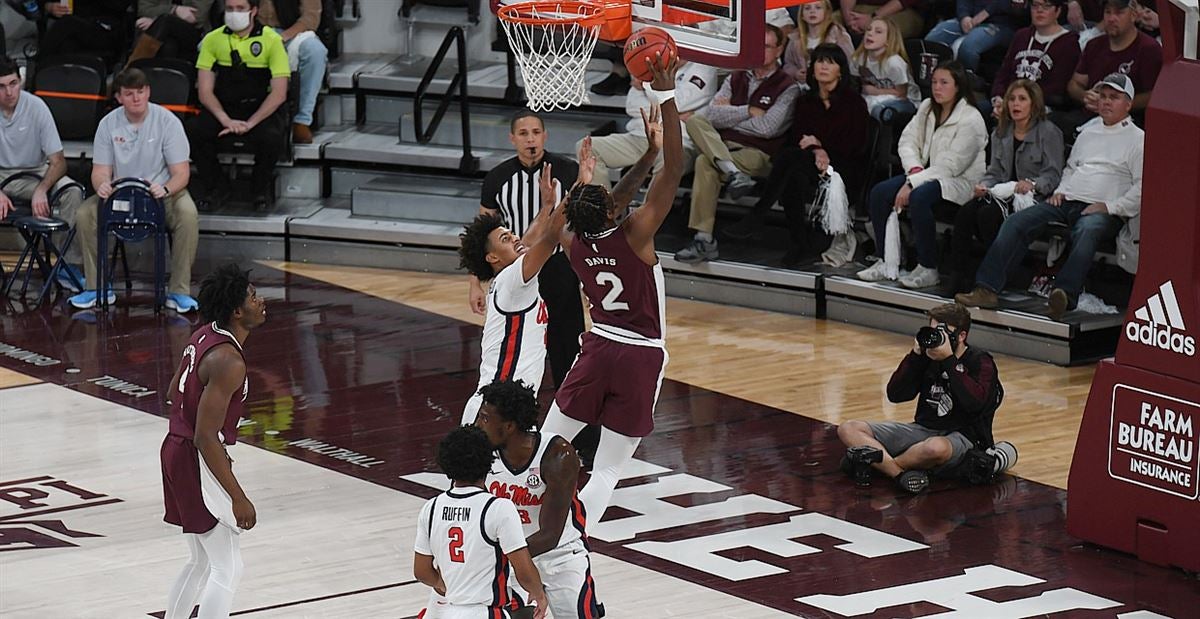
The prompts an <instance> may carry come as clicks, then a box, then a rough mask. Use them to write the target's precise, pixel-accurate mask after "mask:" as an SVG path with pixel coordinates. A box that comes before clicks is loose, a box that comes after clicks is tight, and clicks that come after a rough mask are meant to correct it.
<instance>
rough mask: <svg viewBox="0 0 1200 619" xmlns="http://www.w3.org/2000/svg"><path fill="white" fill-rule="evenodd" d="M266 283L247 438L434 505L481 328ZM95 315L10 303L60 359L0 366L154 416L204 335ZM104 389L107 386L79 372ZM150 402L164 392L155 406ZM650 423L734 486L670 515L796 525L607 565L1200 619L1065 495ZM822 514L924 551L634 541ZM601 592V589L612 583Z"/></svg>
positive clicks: (709, 417) (673, 447) (8, 314)
mask: <svg viewBox="0 0 1200 619" xmlns="http://www.w3.org/2000/svg"><path fill="white" fill-rule="evenodd" d="M253 277H254V278H255V280H256V284H257V285H258V286H259V290H260V293H263V294H265V295H266V296H267V297H268V299H272V301H271V302H270V305H269V308H268V312H269V321H268V323H267V324H266V325H265V326H263V327H262V328H260V329H259V330H257V331H255V332H254V333H253V335H252V336H251V339H250V340H249V341H248V343H247V359H248V365H249V367H250V368H251V377H250V388H251V389H250V390H251V396H250V397H251V400H250V401H249V402H248V410H249V411H250V413H249V417H250V420H251V421H253V423H251V424H247V425H245V426H244V427H243V428H242V436H241V440H242V441H244V442H247V443H250V444H253V445H257V446H260V447H262V448H265V449H269V450H272V451H276V452H278V453H282V454H285V455H288V456H290V457H293V458H299V459H302V460H306V461H310V462H313V463H315V464H318V465H321V466H324V467H327V468H330V469H333V470H337V471H340V472H342V473H345V474H348V475H352V476H355V477H358V478H362V479H366V480H369V481H372V482H374V483H377V484H380V485H383V486H386V487H389V488H394V489H396V490H398V491H402V492H408V493H411V494H416V495H420V496H431V495H432V493H433V490H431V489H429V488H426V487H424V486H419V485H415V484H412V483H409V482H406V481H404V480H401V479H399V476H401V475H405V474H410V473H414V472H418V471H422V470H431V469H432V468H433V465H432V464H431V455H432V448H433V445H434V444H436V442H437V440H438V439H440V437H441V436H443V435H444V434H445V433H446V432H447V431H448V430H449V429H451V427H452V426H453V425H454V423H455V422H456V421H457V420H458V419H459V416H460V414H461V410H462V407H463V405H464V404H465V402H466V400H467V397H468V396H469V395H470V393H471V391H472V389H473V387H474V385H475V380H476V372H477V364H478V347H479V341H478V340H479V335H480V334H479V328H478V327H476V326H473V325H469V324H465V323H461V322H457V321H454V320H451V319H447V318H444V317H441V316H438V315H434V314H430V313H426V312H423V311H419V310H416V309H413V308H411V307H407V306H404V305H400V304H396V303H391V302H388V301H383V300H380V299H377V298H374V297H370V296H367V295H364V294H360V293H357V292H354V291H350V290H346V289H342V288H338V287H335V286H331V285H328V284H324V283H321V282H316V281H313V280H310V279H306V278H303V277H298V276H295V275H291V274H286V273H282V272H280V271H275V270H272V269H269V268H266V267H256V268H255V271H254V274H253ZM125 301H126V300H125V299H123V300H122V303H125ZM143 301H145V300H143ZM84 317H86V318H89V319H90V320H83V319H81V318H84ZM96 317H97V315H96V314H95V313H91V312H85V313H76V314H75V317H74V319H73V318H72V317H71V316H70V314H69V313H68V312H66V310H65V308H64V306H62V305H59V306H55V307H53V308H42V309H40V310H35V311H24V308H22V307H20V306H13V305H11V304H10V305H8V306H7V307H5V308H4V309H3V312H2V313H0V343H3V344H7V345H10V346H16V347H19V348H21V349H24V350H28V351H33V352H36V353H39V354H41V355H44V356H46V357H50V358H52V359H56V360H60V361H61V363H59V364H55V365H47V366H37V365H32V364H31V363H29V362H27V361H21V360H18V359H15V358H11V356H6V355H3V354H0V366H3V367H6V368H10V369H13V370H16V371H19V372H23V373H26V374H30V375H33V376H36V377H38V378H41V379H44V380H47V381H50V382H53V383H57V384H61V385H64V386H67V387H70V388H72V389H76V390H79V391H82V392H85V393H89V394H93V395H97V396H100V397H104V398H107V399H109V400H111V401H114V402H118V403H121V404H125V405H128V406H131V407H134V408H137V409H139V410H143V411H145V412H148V413H151V414H155V415H161V414H162V412H163V406H162V404H161V391H162V390H163V388H164V386H165V384H166V383H167V381H169V379H170V376H171V374H172V370H173V369H174V365H173V364H174V362H175V359H176V354H177V353H178V352H179V350H181V349H182V347H183V345H184V344H185V343H186V340H187V337H188V335H189V333H190V331H191V329H192V328H194V326H195V325H194V324H192V323H190V322H188V321H187V320H184V319H181V318H179V317H177V316H175V315H174V314H173V313H167V314H164V315H162V316H155V315H154V314H153V313H151V312H150V311H149V309H148V308H146V307H145V306H144V305H143V306H140V307H135V308H132V309H130V308H128V307H125V306H122V307H118V308H117V309H115V310H114V311H111V312H110V313H109V316H108V317H107V319H102V320H99V321H97V319H96ZM191 320H192V321H195V320H197V318H195V317H192V319H191ZM76 368H77V369H78V370H80V371H78V372H75V371H73V370H74V369H76ZM104 375H107V376H110V377H113V379H114V380H113V381H100V382H87V381H85V380H84V378H83V377H96V376H104ZM116 380H120V381H124V384H116V383H115V381H116ZM104 384H107V385H108V386H107V387H106V386H104ZM138 387H142V388H143V389H141V390H139V389H138ZM114 388H116V389H118V390H124V391H125V392H126V393H120V392H118V391H116V390H114ZM148 390H154V391H156V392H157V393H153V394H150V395H146V393H147V391H148ZM543 395H548V394H543ZM139 396H140V397H139ZM0 397H3V396H2V395H0ZM657 422H658V423H657V430H656V432H655V433H654V434H653V435H652V436H650V437H648V438H647V439H646V440H645V441H643V443H642V446H641V448H640V449H639V451H638V457H639V458H640V459H642V460H646V461H648V462H651V463H654V464H657V465H660V466H663V467H667V468H669V469H671V470H672V471H673V472H676V473H688V474H690V475H694V476H696V477H701V478H704V479H708V480H712V481H715V482H719V483H721V484H725V485H728V486H730V487H732V488H733V489H734V490H733V491H729V492H723V493H717V494H713V495H707V494H706V495H685V496H681V497H673V498H671V499H670V502H672V503H675V504H677V505H683V506H687V505H693V504H700V503H707V502H716V501H722V500H724V499H726V498H729V497H730V496H735V495H743V494H748V493H755V494H758V495H762V496H766V497H770V498H772V499H776V500H778V501H784V502H786V503H789V504H792V505H796V506H799V507H801V508H802V509H803V512H801V511H793V512H789V513H783V514H753V515H749V516H743V517H737V518H726V519H720V520H714V521H709V522H705V523H703V524H696V525H689V526H685V527H676V528H668V529H664V530H659V531H653V532H650V533H645V534H642V535H639V536H638V537H637V538H636V539H633V540H629V541H627V542H622V543H605V542H600V541H597V540H593V541H594V543H593V548H594V550H596V551H598V552H600V553H604V554H608V555H611V556H614V557H617V558H620V559H622V560H625V561H629V562H632V563H636V564H639V565H644V566H647V567H649V568H652V569H657V570H661V571H664V572H667V573H670V574H672V575H675V576H677V577H680V578H687V579H690V580H694V581H696V582H699V583H701V584H703V585H705V586H709V587H712V588H714V589H718V590H721V591H725V592H728V593H731V594H734V595H737V596H740V597H743V598H745V599H748V600H752V601H755V602H759V603H762V604H765V605H768V606H771V607H774V608H778V609H781V610H784V611H787V612H791V613H795V614H797V615H802V616H836V615H834V614H832V613H829V612H827V611H824V610H821V609H818V608H815V607H812V606H808V605H806V604H803V603H800V602H797V601H795V598H797V597H803V596H806V595H812V594H814V593H828V594H834V595H844V594H850V593H855V592H860V591H866V590H874V589H881V588H886V587H894V586H898V585H903V584H907V583H912V582H917V581H921V580H930V579H940V578H947V577H951V576H957V575H961V574H962V573H963V570H964V569H966V568H970V567H975V566H980V565H987V564H994V565H998V566H1001V567H1004V568H1008V569H1011V570H1014V571H1018V572H1021V573H1024V574H1028V575H1031V576H1035V577H1037V578H1039V579H1043V580H1044V581H1045V582H1043V583H1040V584H1035V585H1031V586H1025V587H1019V588H1018V587H1008V588H1004V587H1002V588H995V589H991V590H988V591H983V592H979V593H976V594H975V595H977V596H978V597H980V598H984V599H987V600H991V601H996V602H1000V601H1006V600H1012V599H1018V598H1028V597H1031V596H1036V595H1038V594H1039V593H1042V592H1045V591H1050V590H1055V589H1061V588H1064V587H1071V588H1074V589H1078V590H1080V591H1083V592H1087V593H1090V594H1093V595H1096V596H1101V597H1104V598H1108V599H1111V600H1116V601H1119V602H1121V604H1122V605H1121V606H1120V607H1118V608H1113V609H1108V610H1104V611H1075V612H1072V613H1067V614H1069V615H1070V616H1115V615H1116V614H1119V613H1123V612H1130V611H1134V610H1139V609H1140V610H1147V611H1153V612H1158V613H1163V614H1166V615H1169V616H1173V617H1188V616H1191V617H1196V616H1200V610H1198V609H1200V583H1198V582H1197V581H1196V580H1195V578H1189V577H1188V576H1187V575H1185V574H1183V573H1181V572H1179V571H1176V570H1168V569H1161V568H1156V567H1153V566H1150V565H1147V564H1144V563H1141V562H1139V561H1136V560H1134V559H1132V558H1130V557H1128V556H1125V555H1121V554H1118V553H1114V552H1110V551H1106V550H1103V549H1098V548H1095V547H1091V546H1087V545H1084V544H1081V543H1080V542H1078V541H1077V540H1074V539H1072V538H1071V537H1069V536H1068V535H1067V534H1066V532H1065V524H1064V523H1065V515H1064V510H1065V501H1066V493H1065V492H1064V491H1061V490H1058V489H1055V488H1051V487H1048V486H1044V485H1041V484H1037V483H1033V482H1028V481H1025V480H1021V479H1016V478H1009V479H1007V480H1006V481H1005V482H1004V483H1001V484H997V485H995V486H991V487H981V488H963V487H957V486H951V485H947V484H935V485H934V487H933V489H932V491H931V492H929V493H927V494H925V495H923V496H918V497H903V496H898V493H896V492H894V491H893V490H892V488H891V486H890V485H888V484H885V483H883V482H882V481H877V482H876V484H875V485H874V486H873V487H872V488H869V489H866V490H859V489H857V488H855V487H854V485H853V484H852V483H851V482H850V481H849V480H847V479H846V478H845V477H843V476H842V475H841V474H840V473H839V472H837V470H836V469H837V460H838V458H839V457H840V454H841V451H842V449H841V447H840V445H839V443H838V442H837V438H836V435H835V434H834V432H833V428H832V426H829V425H827V424H825V423H822V422H817V421H814V420H811V419H808V418H805V417H802V416H798V415H795V414H792V413H789V412H786V411H781V410H777V409H773V408H769V407H766V406H761V405H757V404H754V403H751V402H747V401H744V400H740V399H736V398H731V397H728V396H725V395H722V394H719V393H714V392H710V391H706V390H703V389H698V388H695V387H692V386H689V385H686V384H682V383H678V382H673V381H667V383H666V384H664V386H663V390H662V397H661V400H660V404H659V407H658V412H657ZM302 439H311V440H315V441H320V442H322V443H326V444H328V445H331V446H336V447H337V448H341V449H343V450H347V451H344V452H341V453H340V456H341V457H342V458H343V459H342V460H338V459H335V458H332V457H330V456H329V455H322V454H318V453H315V452H313V451H309V450H306V449H304V448H302V447H299V446H289V445H288V443H289V442H292V441H297V440H302ZM311 445H312V444H311V443H310V446H311ZM324 451H327V452H328V451H329V450H324ZM350 452H353V453H350ZM637 481H639V480H631V481H628V482H624V483H623V485H628V484H630V483H636V482H637ZM642 481H644V480H642ZM620 511H622V510H618V509H613V510H610V511H609V513H608V517H609V518H616V517H621V516H623V515H627V514H621V513H619V512H620ZM810 512H819V513H822V514H825V515H828V516H832V517H834V518H838V519H842V520H846V521H849V522H853V523H856V524H858V525H862V526H865V527H870V528H872V529H876V530H880V531H884V532H887V533H890V534H892V535H896V536H900V537H903V538H906V539H909V540H913V541H917V542H921V543H923V544H926V545H928V546H929V549H927V550H922V551H915V552H907V553H904V554H900V555H895V556H885V557H879V558H874V559H866V558H863V557H860V556H858V555H855V554H851V553H849V552H843V551H835V550H834V547H835V546H837V545H840V544H842V543H843V542H842V541H841V540H836V539H834V538H832V537H826V536H821V535H817V536H810V537H806V538H803V540H797V541H803V543H805V544H808V545H810V546H814V547H816V548H819V549H821V550H822V551H823V552H819V553H816V554H808V555H801V556H795V557H791V558H783V557H780V556H776V555H774V554H771V553H768V552H763V551H761V550H755V549H752V548H742V549H734V550H729V551H724V552H721V553H719V554H720V555H721V556H724V557H727V558H731V559H738V560H749V559H757V560H760V561H764V562H766V563H770V564H772V565H776V566H779V567H781V568H785V569H786V570H788V571H787V572H786V573H783V574H778V575H774V576H765V577H759V578H752V579H748V580H743V581H740V582H733V581H729V580H726V579H724V578H721V577H717V576H714V575H712V574H709V573H706V572H702V571H699V570H695V569H691V568H688V567H682V566H680V565H678V564H676V563H672V562H667V561H664V560H660V559H656V558H654V557H652V556H650V555H648V554H644V553H642V552H638V551H636V550H633V549H630V548H628V547H627V546H628V544H630V543H636V542H643V541H648V540H654V541H672V540H679V539H684V538H693V537H697V536H701V535H710V534H715V533H721V532H727V531H738V530H742V529H745V528H748V527H755V526H761V525H766V524H773V523H782V522H787V521H788V519H789V517H790V516H793V515H796V514H798V513H810ZM599 586H600V587H601V593H603V581H602V580H600V582H599ZM939 609H940V610H947V609H945V608H942V607H939V606H937V605H934V604H931V603H917V604H910V605H904V606H894V607H890V608H885V609H880V610H878V611H876V612H875V613H874V614H871V615H869V616H878V617H890V616H897V615H905V616H908V615H924V614H930V613H936V612H938V611H939ZM963 616H968V615H963ZM1143 616H1149V615H1143Z"/></svg>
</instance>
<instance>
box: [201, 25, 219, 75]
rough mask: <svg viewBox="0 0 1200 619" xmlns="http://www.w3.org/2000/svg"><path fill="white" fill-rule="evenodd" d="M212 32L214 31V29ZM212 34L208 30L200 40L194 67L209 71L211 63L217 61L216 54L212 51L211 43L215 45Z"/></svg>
mask: <svg viewBox="0 0 1200 619" xmlns="http://www.w3.org/2000/svg"><path fill="white" fill-rule="evenodd" d="M213 32H216V30H214V31H213ZM215 44H216V43H215V41H214V40H213V35H212V33H211V32H210V33H209V34H208V35H206V36H205V37H204V40H202V41H200V54H199V55H198V56H196V68H197V69H204V70H205V71H211V70H212V66H213V64H215V63H216V62H217V56H216V54H214V53H213V45H215Z"/></svg>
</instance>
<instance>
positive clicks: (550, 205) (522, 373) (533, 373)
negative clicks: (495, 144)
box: [458, 163, 566, 425]
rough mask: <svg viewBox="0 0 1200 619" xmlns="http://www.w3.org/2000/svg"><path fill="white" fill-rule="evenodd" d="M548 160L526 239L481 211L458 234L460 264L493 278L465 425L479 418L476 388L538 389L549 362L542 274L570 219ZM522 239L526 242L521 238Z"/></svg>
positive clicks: (480, 276) (479, 397)
mask: <svg viewBox="0 0 1200 619" xmlns="http://www.w3.org/2000/svg"><path fill="white" fill-rule="evenodd" d="M551 174H552V171H551V168H550V164H549V163H546V167H545V169H544V170H543V171H542V175H541V181H540V184H541V192H540V193H541V195H542V206H541V210H539V211H538V214H537V217H536V218H534V220H533V222H532V223H531V224H530V225H529V230H528V231H527V232H526V233H525V238H524V239H522V238H521V237H519V236H517V235H516V234H515V233H513V232H512V231H511V230H509V229H508V228H506V227H504V221H503V219H501V218H500V216H499V215H495V214H491V213H488V214H481V215H479V216H477V217H475V219H474V220H473V221H472V222H471V223H470V224H468V225H467V227H466V228H465V229H464V230H463V233H462V234H460V235H458V240H459V242H460V246H459V248H458V255H459V259H460V261H461V262H460V268H464V269H467V270H468V271H469V272H470V273H471V274H472V275H474V276H475V277H477V278H478V279H479V281H481V282H484V281H487V280H489V279H490V280H492V286H491V289H490V291H489V292H488V312H487V318H485V319H484V321H483V342H482V348H483V351H482V354H481V355H480V360H479V387H477V388H476V391H475V394H474V395H473V396H471V399H470V400H468V401H467V408H466V409H465V410H464V411H463V418H462V423H463V424H464V425H470V424H472V423H474V422H475V415H476V414H478V413H479V406H480V404H481V403H482V402H483V396H482V395H480V393H479V391H478V389H479V388H482V387H483V386H485V385H487V384H489V383H491V382H492V381H497V380H519V381H521V382H523V383H525V384H526V385H529V386H530V387H532V388H533V390H534V391H535V392H536V391H537V389H538V387H539V386H540V385H541V384H542V374H544V373H545V366H546V324H547V318H548V317H547V314H546V304H545V303H544V302H543V301H542V297H541V295H540V294H538V272H539V271H541V270H542V265H544V264H546V261H547V260H549V259H550V256H551V255H553V254H554V248H555V247H556V246H557V245H558V234H557V231H559V230H562V228H563V225H564V224H565V223H566V217H565V216H564V215H563V210H564V209H563V208H562V207H559V208H555V206H556V205H555V204H554V196H556V195H558V190H557V187H556V184H557V181H555V180H554V177H553V176H552V175H551ZM523 241H524V242H523Z"/></svg>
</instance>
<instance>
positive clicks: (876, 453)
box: [846, 445, 883, 486]
mask: <svg viewBox="0 0 1200 619" xmlns="http://www.w3.org/2000/svg"><path fill="white" fill-rule="evenodd" d="M846 458H847V459H849V460H850V463H851V465H852V466H853V467H854V483H855V484H857V485H858V486H870V485H871V465H872V464H877V463H879V462H883V452H882V451H880V450H879V449H877V448H875V447H871V446H869V445H860V446H858V447H851V448H849V449H847V450H846Z"/></svg>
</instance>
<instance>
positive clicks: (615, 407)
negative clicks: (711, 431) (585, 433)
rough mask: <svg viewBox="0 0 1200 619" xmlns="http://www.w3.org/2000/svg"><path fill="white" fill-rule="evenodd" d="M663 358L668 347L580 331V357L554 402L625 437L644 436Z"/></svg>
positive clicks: (659, 383)
mask: <svg viewBox="0 0 1200 619" xmlns="http://www.w3.org/2000/svg"><path fill="white" fill-rule="evenodd" d="M667 358H668V357H667V351H666V350H664V349H662V348H659V347H657V346H637V345H634V344H622V343H620V342H615V341H613V340H610V339H607V338H604V337H601V336H599V335H596V334H595V333H592V332H588V333H584V334H583V346H582V347H581V348H580V350H579V357H578V358H576V359H575V365H573V366H571V371H570V372H568V373H567V378H566V380H564V381H563V384H562V386H561V387H559V388H558V394H557V395H555V397H554V401H555V402H557V403H558V408H559V409H560V410H562V412H563V414H565V415H566V416H568V417H570V418H571V419H575V420H577V421H582V422H584V423H587V424H599V425H602V426H604V427H606V428H608V429H609V430H612V431H614V432H619V433H621V434H624V435H625V436H638V437H640V436H647V435H648V434H650V433H651V432H652V431H654V405H655V403H657V402H658V390H659V388H660V387H661V386H662V380H663V373H664V372H665V371H666V368H667Z"/></svg>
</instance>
